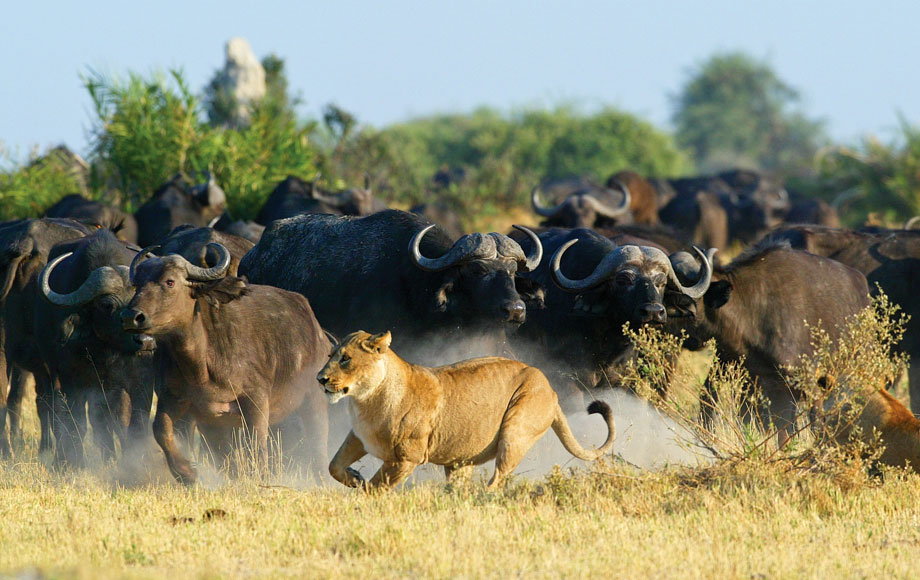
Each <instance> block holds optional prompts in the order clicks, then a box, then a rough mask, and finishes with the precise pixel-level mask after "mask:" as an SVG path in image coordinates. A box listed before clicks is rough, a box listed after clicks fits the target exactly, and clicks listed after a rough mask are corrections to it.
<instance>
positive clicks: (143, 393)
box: [123, 387, 153, 451]
mask: <svg viewBox="0 0 920 580" xmlns="http://www.w3.org/2000/svg"><path fill="white" fill-rule="evenodd" d="M127 393H128V395H127V396H128V398H129V399H130V403H129V409H130V413H131V417H130V419H129V420H128V431H127V435H126V439H125V441H124V442H123V447H124V449H123V451H133V450H134V449H136V448H138V447H141V446H142V445H143V443H144V440H145V439H146V438H147V436H148V435H149V433H150V408H151V407H152V406H153V389H152V388H144V387H141V388H136V389H132V390H131V391H128V392H127Z"/></svg>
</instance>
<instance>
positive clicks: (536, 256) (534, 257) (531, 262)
mask: <svg viewBox="0 0 920 580" xmlns="http://www.w3.org/2000/svg"><path fill="white" fill-rule="evenodd" d="M511 227H513V228H514V229H516V230H518V231H521V232H524V233H525V234H527V237H528V238H530V241H531V242H533V249H532V250H531V251H530V255H529V256H527V261H526V263H525V264H524V268H522V269H521V272H532V271H533V270H536V268H537V266H539V265H540V261H541V260H542V259H543V244H542V243H541V242H540V237H539V236H538V235H537V234H535V233H533V232H532V231H531V230H530V229H528V228H525V227H524V226H517V225H513V226H511Z"/></svg>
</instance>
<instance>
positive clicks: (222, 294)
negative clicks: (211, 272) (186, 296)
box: [192, 276, 249, 308]
mask: <svg viewBox="0 0 920 580" xmlns="http://www.w3.org/2000/svg"><path fill="white" fill-rule="evenodd" d="M247 294H249V288H248V287H247V286H246V280H244V279H243V278H237V277H236V276H226V277H224V278H221V279H220V280H217V281H215V282H193V283H192V298H194V299H196V300H197V299H199V298H204V299H205V301H206V302H207V303H208V304H210V305H211V306H213V307H215V308H220V305H221V304H226V303H228V302H233V301H234V300H236V299H238V298H241V297H243V296H245V295H247Z"/></svg>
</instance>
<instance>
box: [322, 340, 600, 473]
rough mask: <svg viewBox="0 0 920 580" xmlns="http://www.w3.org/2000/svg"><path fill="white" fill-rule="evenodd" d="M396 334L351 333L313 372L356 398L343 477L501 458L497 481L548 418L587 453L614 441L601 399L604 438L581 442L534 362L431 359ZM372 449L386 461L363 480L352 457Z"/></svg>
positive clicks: (570, 446) (334, 396)
mask: <svg viewBox="0 0 920 580" xmlns="http://www.w3.org/2000/svg"><path fill="white" fill-rule="evenodd" d="M390 340H391V336H390V333H389V332H383V333H381V334H374V335H371V334H368V333H367V332H364V331H358V332H354V333H352V334H350V335H348V336H347V337H345V339H344V340H343V341H342V343H341V344H340V345H339V346H338V347H336V348H335V350H334V351H333V353H332V356H331V357H330V359H329V362H328V363H326V366H325V367H323V369H322V370H321V371H320V372H319V374H318V375H317V377H316V378H317V380H318V381H319V382H320V384H321V385H323V387H324V389H325V391H326V396H327V397H328V398H329V401H330V402H332V403H335V402H336V401H338V400H340V399H342V398H343V397H350V399H349V400H348V401H347V402H348V404H349V413H350V415H351V420H352V428H351V432H350V433H349V434H348V436H347V437H346V438H345V442H344V443H342V447H341V448H339V451H338V453H336V454H335V457H334V458H333V459H332V462H331V463H330V465H329V472H330V473H331V474H332V477H334V478H335V479H337V480H338V481H340V482H341V483H343V484H344V485H347V486H349V487H361V486H365V485H367V487H369V488H383V489H389V488H391V487H393V486H395V485H398V484H399V483H400V482H402V481H403V480H405V479H406V478H407V477H408V476H409V474H411V473H412V471H413V470H414V469H415V468H416V466H418V465H421V464H423V463H434V464H436V465H443V466H444V469H445V472H446V473H447V475H448V476H450V474H451V472H452V471H453V470H454V469H456V468H458V467H462V466H465V465H479V464H482V463H485V462H486V461H488V460H490V459H493V458H494V459H495V474H494V475H493V476H492V479H491V481H489V487H490V488H495V487H497V486H498V485H499V484H500V483H501V481H502V479H503V478H504V477H505V476H507V475H508V474H509V473H511V472H512V471H514V468H515V467H517V465H518V463H520V461H521V459H523V458H524V454H525V453H527V451H528V450H529V449H530V448H531V447H532V446H533V444H534V443H536V441H537V440H538V439H540V437H542V436H543V434H544V433H546V430H547V429H549V428H550V427H552V428H553V431H554V432H555V433H556V436H557V437H559V440H560V441H562V444H563V445H564V446H565V448H566V449H567V450H568V451H569V453H571V454H572V455H574V456H575V457H578V458H579V459H583V460H585V461H593V460H595V459H597V458H598V457H600V456H601V455H603V454H605V453H607V452H609V451H610V450H611V448H612V447H613V438H614V424H613V415H612V413H611V411H610V407H609V406H608V405H607V404H606V403H604V402H601V401H594V402H593V403H591V405H590V406H589V407H588V412H589V413H598V414H600V415H601V416H602V417H603V418H604V420H605V421H606V422H607V440H606V441H605V442H604V444H603V445H602V446H601V448H600V449H597V450H595V451H588V450H586V449H584V448H583V447H582V446H581V445H579V443H578V441H576V440H575V437H574V436H573V435H572V431H571V429H569V424H568V422H567V421H566V419H565V415H563V414H562V410H561V409H560V408H559V403H558V401H557V400H556V393H555V392H554V391H553V389H552V387H550V385H549V381H547V380H546V377H545V376H543V373H542V372H540V371H539V370H537V369H535V368H533V367H529V366H527V365H525V364H523V363H520V362H517V361H512V360H508V359H504V358H498V357H489V358H477V359H472V360H468V361H463V362H459V363H456V364H452V365H448V366H443V367H437V368H427V367H422V366H418V365H413V364H410V363H407V362H406V361H404V360H403V359H401V358H400V357H399V356H397V354H396V353H394V352H393V351H392V350H390V348H389V347H390ZM368 453H370V454H371V455H373V456H375V457H378V458H380V459H382V460H383V466H382V467H381V468H380V471H378V472H377V474H376V475H375V476H374V477H373V478H372V479H371V481H370V483H369V484H365V481H364V478H363V477H362V476H361V474H360V473H358V472H357V471H356V470H354V469H352V468H351V467H350V466H351V464H353V463H354V462H355V461H358V460H359V459H361V458H362V457H364V456H365V455H366V454H368Z"/></svg>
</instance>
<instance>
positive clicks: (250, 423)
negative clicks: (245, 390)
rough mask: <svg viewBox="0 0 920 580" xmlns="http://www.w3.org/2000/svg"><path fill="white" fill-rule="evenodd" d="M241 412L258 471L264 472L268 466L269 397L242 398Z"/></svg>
mask: <svg viewBox="0 0 920 580" xmlns="http://www.w3.org/2000/svg"><path fill="white" fill-rule="evenodd" d="M240 412H241V413H242V415H243V421H244V426H245V430H246V434H247V439H248V441H247V443H248V444H249V446H250V452H251V453H252V457H253V459H254V462H255V467H256V472H257V473H264V472H265V470H266V469H267V468H268V397H267V396H266V397H258V398H257V399H241V400H240Z"/></svg>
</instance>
